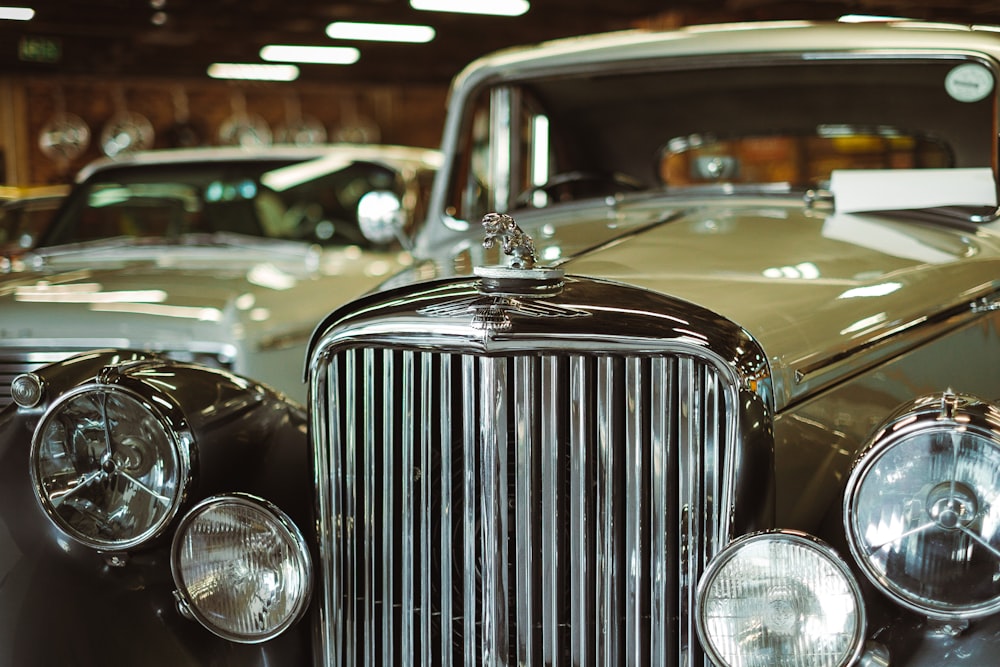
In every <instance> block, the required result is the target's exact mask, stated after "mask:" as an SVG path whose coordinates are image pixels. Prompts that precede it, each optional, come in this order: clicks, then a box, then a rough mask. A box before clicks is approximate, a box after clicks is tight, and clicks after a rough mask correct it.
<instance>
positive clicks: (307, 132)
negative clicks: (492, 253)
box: [38, 109, 380, 162]
mask: <svg viewBox="0 0 1000 667" xmlns="http://www.w3.org/2000/svg"><path fill="white" fill-rule="evenodd" d="M379 134H380V133H379V128H378V126H377V125H375V124H374V123H373V122H371V121H368V120H366V119H363V118H356V119H354V120H353V121H352V122H350V123H348V124H345V125H342V126H340V127H338V128H336V129H335V130H334V131H332V132H330V133H329V134H328V133H327V131H326V128H325V127H323V125H322V123H320V122H319V121H317V120H316V119H314V118H312V117H310V116H302V115H299V116H298V117H295V118H291V119H289V120H288V121H286V122H285V123H283V124H281V125H280V126H279V127H278V128H277V129H276V130H275V131H272V130H271V127H270V126H269V125H268V124H267V121H265V120H264V118H262V117H261V116H259V115H258V114H254V113H248V112H238V113H234V114H233V115H232V116H230V117H229V118H227V119H226V120H225V121H223V123H222V124H221V125H220V126H219V130H218V136H217V141H218V144H219V145H222V146H243V147H245V148H252V147H255V146H267V145H270V144H274V143H280V144H294V145H309V144H319V143H325V142H326V141H327V140H328V139H330V140H332V141H336V142H347V143H377V142H378V141H379ZM167 135H168V136H167V141H168V144H169V145H170V146H173V147H189V146H197V145H199V144H201V143H202V140H201V133H200V132H199V130H198V128H197V127H196V126H195V125H194V124H193V123H190V122H189V121H187V120H178V122H176V123H175V124H174V125H172V126H171V127H170V128H168V130H167ZM154 138H155V134H154V131H153V126H152V124H151V123H150V122H149V119H148V118H146V117H145V116H143V115H142V114H140V113H136V112H135V111H128V110H125V109H120V110H119V111H118V112H117V113H116V114H115V115H114V116H112V117H111V118H110V119H109V120H108V121H107V122H106V123H105V124H104V127H103V128H102V129H101V135H100V146H101V151H102V152H103V153H104V154H105V155H107V156H108V157H111V158H115V157H120V156H123V155H127V154H128V153H132V152H135V151H139V150H146V149H150V148H152V147H153V140H154ZM38 145H39V148H40V149H41V151H42V153H43V154H44V155H45V156H46V157H48V158H50V159H52V160H55V161H57V162H71V161H73V160H75V159H76V158H78V157H79V156H80V155H82V154H83V152H84V151H86V150H87V148H88V147H89V145H90V128H89V127H88V126H87V124H86V123H85V122H84V121H83V119H81V118H80V117H79V116H77V115H76V114H73V113H68V112H66V111H57V112H56V113H55V114H54V115H53V116H52V118H50V119H49V121H48V122H47V123H46V124H45V125H44V126H43V127H42V129H41V132H40V134H39V137H38Z"/></svg>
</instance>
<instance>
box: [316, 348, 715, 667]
mask: <svg viewBox="0 0 1000 667" xmlns="http://www.w3.org/2000/svg"><path fill="white" fill-rule="evenodd" d="M328 363H329V368H328V370H327V371H326V373H325V375H324V377H325V378H326V380H325V386H326V391H327V393H328V394H329V403H328V405H327V409H326V410H323V411H322V412H320V413H319V414H321V415H323V417H322V419H325V420H326V423H320V424H314V432H315V433H316V434H318V436H319V437H321V438H323V439H324V440H325V442H324V443H323V447H322V449H323V452H322V453H321V455H318V457H317V459H316V460H317V465H318V466H321V467H324V466H325V470H326V471H327V473H326V476H328V477H329V478H330V486H329V489H330V490H329V493H328V494H324V493H323V492H322V485H321V493H320V503H319V510H320V513H321V517H320V522H321V525H322V526H326V529H325V530H322V529H321V534H322V535H327V536H328V537H327V538H326V540H327V542H324V543H323V544H322V545H321V555H322V556H323V558H325V559H326V560H328V561H329V563H324V564H323V568H322V569H321V572H322V573H323V576H324V578H326V579H328V580H329V581H328V582H326V584H325V586H324V588H328V589H329V590H330V591H331V593H330V594H329V595H326V596H324V597H323V599H324V600H325V604H326V606H327V607H328V609H326V610H325V612H326V613H325V616H326V617H328V618H329V619H330V622H331V623H333V624H335V625H336V626H337V627H336V628H334V629H333V630H332V631H330V632H328V633H327V635H326V636H327V637H329V638H330V639H329V641H328V646H327V649H326V650H325V653H326V654H327V655H329V656H332V657H331V659H330V660H329V661H328V662H329V664H345V665H357V664H362V665H365V666H370V665H378V664H414V665H417V666H418V667H432V666H441V667H454V666H457V665H466V666H467V667H486V666H489V667H493V666H495V665H496V666H499V665H511V664H518V665H538V666H540V665H545V666H546V667H548V666H553V667H558V666H569V665H576V664H586V665H596V666H599V667H611V666H614V667H618V665H636V666H641V667H648V666H653V665H656V666H659V665H676V666H678V667H702V665H703V659H702V658H701V656H700V652H699V651H696V650H693V647H694V646H695V642H696V638H695V634H694V619H693V615H692V613H691V612H692V611H693V609H694V606H693V605H694V595H695V591H694V587H695V583H696V579H697V575H698V573H700V571H701V570H702V568H703V566H704V564H705V563H706V562H707V560H708V558H709V556H710V555H711V553H710V552H709V551H707V550H706V549H705V548H704V546H703V545H705V544H708V545H710V548H711V545H712V544H713V543H714V542H715V541H717V540H720V539H722V538H721V537H720V534H721V530H722V529H721V527H720V526H721V524H722V523H723V516H724V514H723V512H724V506H721V505H723V503H720V502H719V499H720V498H723V497H724V494H723V488H722V484H721V482H720V479H719V477H721V473H722V470H724V461H723V459H722V456H723V454H724V452H725V448H726V443H727V441H728V440H729V439H731V438H732V437H733V436H732V435H731V431H732V430H733V426H732V424H731V421H732V420H729V419H727V418H726V415H728V414H730V413H731V412H732V410H733V409H734V408H733V405H734V398H733V392H732V387H731V386H730V385H729V384H727V382H726V381H725V380H724V379H723V377H722V376H721V374H720V373H719V371H718V369H717V368H716V367H715V366H713V365H711V364H709V363H706V362H705V361H704V360H702V359H699V358H697V357H694V356H685V355H680V354H672V355H636V356H627V355H567V354H548V355H531V356H529V355H523V356H519V355H513V356H494V357H478V356H475V355H450V354H437V353H433V352H427V351H415V350H414V351H408V350H398V351H395V350H381V349H359V350H353V349H351V350H344V351H341V352H338V353H336V354H334V355H332V356H331V358H330V361H329V362H328ZM727 429H729V430H727ZM319 474H323V473H319ZM324 498H326V500H324ZM362 560H363V561H364V562H361V561H362ZM359 573H360V574H359Z"/></svg>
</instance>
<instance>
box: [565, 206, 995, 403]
mask: <svg viewBox="0 0 1000 667" xmlns="http://www.w3.org/2000/svg"><path fill="white" fill-rule="evenodd" d="M562 266H563V268H564V269H565V270H566V272H567V273H570V274H577V275H587V276H595V277H602V278H605V279H609V280H614V281H620V282H624V283H629V284H633V285H637V286H640V287H645V288H648V289H650V290H655V291H657V292H663V293H667V294H671V295H674V296H677V297H680V298H682V299H685V300H688V301H691V302H694V303H697V304H700V305H702V306H705V307H707V308H709V309H711V310H713V311H715V312H717V313H720V314H721V315H724V316H725V317H727V318H730V319H732V320H733V321H735V322H736V323H738V324H740V325H741V326H743V327H744V328H745V329H746V330H747V331H749V332H750V334H751V335H753V336H754V337H755V338H756V339H757V340H758V341H760V343H761V344H762V346H763V348H764V350H765V351H766V353H767V355H768V360H769V362H770V364H771V367H772V372H773V373H774V375H775V376H776V377H775V379H776V380H777V384H778V386H779V387H785V388H786V393H787V395H785V396H779V397H777V398H778V401H779V404H780V403H787V402H788V401H790V400H792V399H793V396H792V394H797V395H801V394H804V393H806V392H807V391H808V389H809V387H808V384H809V379H810V374H812V375H814V376H815V375H816V374H817V373H819V374H822V372H823V371H824V369H826V368H828V367H829V366H830V365H831V364H833V363H834V362H836V361H838V360H842V359H844V358H846V357H849V356H851V355H852V354H853V353H854V352H856V351H860V350H861V349H865V350H868V352H869V354H868V355H867V356H868V358H869V359H875V358H877V356H878V355H873V354H872V348H874V347H877V346H879V345H883V346H884V347H885V348H886V353H888V351H889V349H890V345H889V344H888V343H887V341H890V339H892V338H893V337H894V336H896V334H899V333H900V332H903V331H906V330H912V329H917V328H919V326H918V325H921V324H925V323H928V322H932V321H934V320H935V319H936V318H938V317H941V318H944V317H948V316H950V315H952V314H954V313H955V312H968V311H969V303H970V302H971V301H974V300H975V299H976V298H982V297H986V296H988V295H995V294H996V293H997V291H998V290H1000V237H998V236H997V235H996V234H995V233H993V232H990V231H988V230H987V229H985V228H981V229H980V230H978V231H972V230H968V231H964V232H963V231H960V230H956V229H952V228H947V227H944V226H935V225H930V224H925V223H919V222H915V221H912V220H910V221H905V220H902V219H890V218H887V217H883V216H872V215H859V214H842V213H823V212H818V211H813V210H806V209H803V208H802V206H801V204H797V205H781V204H775V203H774V202H769V203H760V204H749V205H741V206H738V207H737V206H734V205H729V206H724V207H720V206H714V207H704V208H694V209H691V210H689V211H687V212H683V213H679V214H677V216H676V217H675V218H674V219H672V220H671V221H669V222H665V223H663V224H659V225H656V226H653V227H649V228H647V229H645V230H642V231H638V232H636V233H633V234H629V235H624V236H621V237H619V238H617V239H615V240H613V241H609V242H606V243H604V244H603V245H601V246H599V247H596V248H593V249H591V250H586V251H582V252H580V253H578V254H576V255H574V256H572V257H569V258H567V260H566V261H564V262H563V263H562ZM991 298H995V296H993V297H991ZM927 330H928V329H925V331H927ZM918 342H919V340H918V339H917V338H911V339H910V342H909V344H917V343H918ZM821 380H822V378H819V377H817V378H816V384H817V386H818V384H819V383H820V382H821ZM793 387H796V388H795V389H792V388H793ZM813 388H815V387H813Z"/></svg>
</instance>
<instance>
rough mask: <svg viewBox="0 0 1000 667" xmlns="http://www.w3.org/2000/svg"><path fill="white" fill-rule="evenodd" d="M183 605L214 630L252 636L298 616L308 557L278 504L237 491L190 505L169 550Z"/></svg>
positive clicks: (231, 636) (308, 575) (245, 638)
mask: <svg viewBox="0 0 1000 667" xmlns="http://www.w3.org/2000/svg"><path fill="white" fill-rule="evenodd" d="M170 565H171V570H172V571H173V575H174V584H175V585H176V586H177V589H178V590H177V596H178V602H179V604H180V606H181V611H182V613H184V614H185V615H189V616H191V617H193V618H194V619H195V620H197V621H198V622H199V623H201V624H202V625H203V626H205V627H206V628H207V629H208V630H210V631H211V632H213V633H215V634H216V635H218V636H220V637H223V638H225V639H228V640H230V641H234V642H241V643H256V642H262V641H266V640H268V639H271V638H272V637H275V636H277V635H279V634H281V633H282V632H283V631H284V630H285V629H286V628H288V627H289V626H290V625H292V624H293V623H294V622H295V621H297V620H298V619H299V617H300V616H302V614H303V612H304V611H305V609H306V605H307V604H308V601H309V593H310V590H311V588H312V559H311V558H310V556H309V550H308V547H307V545H306V542H305V540H304V539H303V537H302V534H301V533H300V532H299V530H298V528H296V526H295V524H294V523H292V521H291V519H289V518H288V517H287V516H286V515H285V514H284V513H283V512H282V511H281V510H279V509H278V508H277V507H275V506H274V505H272V504H271V503H268V502H266V501H264V500H261V499H260V498H255V497H252V496H248V495H243V494H234V495H227V496H215V497H212V498H208V499H206V500H204V501H202V502H201V503H199V504H198V505H196V506H195V507H194V508H193V509H192V510H191V511H190V512H189V513H188V514H187V515H186V516H185V517H184V518H183V519H182V520H181V523H180V526H179V527H178V529H177V533H176V535H174V543H173V547H172V549H171V555H170Z"/></svg>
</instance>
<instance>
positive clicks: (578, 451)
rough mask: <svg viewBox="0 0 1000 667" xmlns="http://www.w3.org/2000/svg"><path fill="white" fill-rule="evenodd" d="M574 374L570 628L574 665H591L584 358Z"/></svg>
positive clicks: (574, 362) (574, 364) (574, 363)
mask: <svg viewBox="0 0 1000 667" xmlns="http://www.w3.org/2000/svg"><path fill="white" fill-rule="evenodd" d="M569 366H570V369H569V373H570V388H569V394H570V407H569V413H570V426H569V447H570V451H571V452H572V457H571V462H570V472H569V475H570V489H569V494H570V510H569V517H570V518H569V522H570V527H571V532H570V552H569V554H568V555H569V558H570V562H569V570H570V591H569V595H570V624H571V632H572V639H571V647H570V651H571V662H572V663H573V664H574V665H582V664H585V663H586V661H587V644H588V641H589V640H590V633H591V629H590V617H589V613H588V612H589V611H590V609H591V607H592V605H593V602H592V601H591V600H590V599H589V596H588V595H587V585H588V583H589V581H590V572H589V558H588V556H589V548H590V540H589V526H588V525H587V522H588V517H587V499H588V495H589V493H588V492H589V491H590V484H589V479H588V475H587V472H588V471H587V464H588V462H587V459H588V453H589V452H590V444H591V443H590V440H589V437H588V436H589V433H590V429H589V423H590V422H589V418H590V414H589V410H588V406H589V402H588V401H587V397H588V395H589V393H590V391H591V390H590V386H589V382H588V374H587V373H586V370H587V369H586V363H585V360H584V359H583V358H582V357H571V358H570V360H569Z"/></svg>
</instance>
